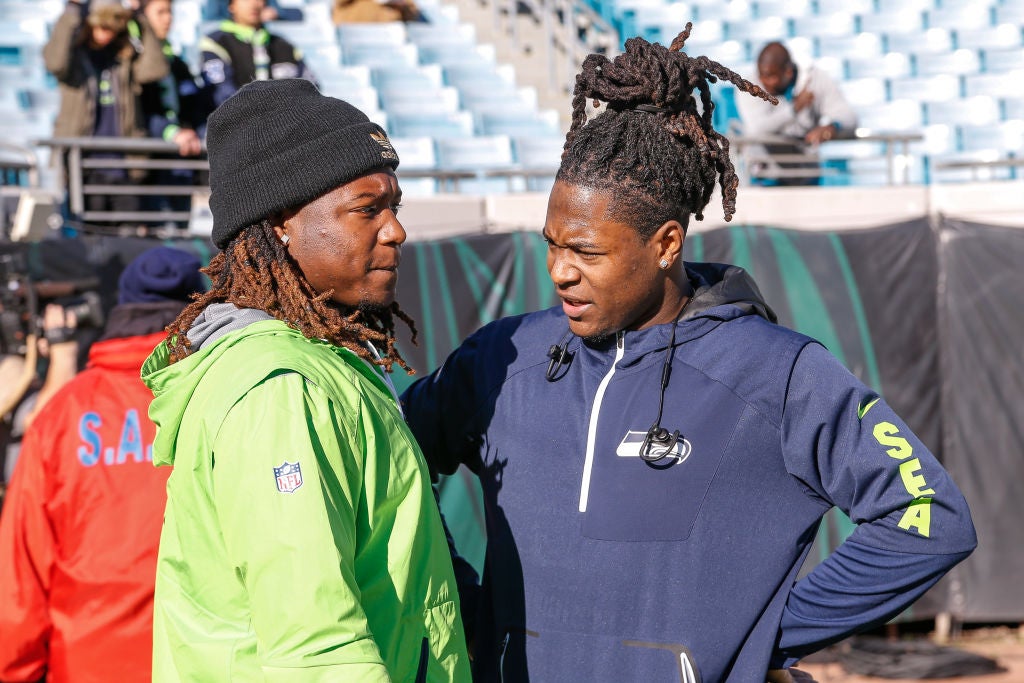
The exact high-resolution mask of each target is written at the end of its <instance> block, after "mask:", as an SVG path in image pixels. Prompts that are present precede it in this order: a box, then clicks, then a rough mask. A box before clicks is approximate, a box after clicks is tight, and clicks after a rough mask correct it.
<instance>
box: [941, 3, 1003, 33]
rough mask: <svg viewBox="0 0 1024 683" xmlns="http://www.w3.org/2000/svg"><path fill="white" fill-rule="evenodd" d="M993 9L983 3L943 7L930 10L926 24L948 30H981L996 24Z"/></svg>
mask: <svg viewBox="0 0 1024 683" xmlns="http://www.w3.org/2000/svg"><path fill="white" fill-rule="evenodd" d="M993 19H994V14H993V12H992V9H991V8H990V7H988V6H987V5H985V4H982V3H978V2H975V3H972V4H969V5H962V6H959V7H943V8H941V9H932V10H928V11H927V12H926V14H925V23H926V25H927V26H928V27H929V28H946V29H953V30H957V29H979V28H987V27H989V26H992V25H993V24H994V22H993Z"/></svg>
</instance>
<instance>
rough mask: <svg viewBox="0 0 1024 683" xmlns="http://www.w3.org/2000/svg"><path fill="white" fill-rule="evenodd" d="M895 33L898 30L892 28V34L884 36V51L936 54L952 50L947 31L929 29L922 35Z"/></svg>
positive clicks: (951, 37)
mask: <svg viewBox="0 0 1024 683" xmlns="http://www.w3.org/2000/svg"><path fill="white" fill-rule="evenodd" d="M897 31H899V29H897V28H894V29H893V32H890V33H886V34H885V49H886V50H887V51H888V52H903V53H911V52H913V53H915V54H937V53H943V52H949V51H951V50H952V49H953V34H952V33H950V32H949V30H948V29H944V28H930V29H928V30H926V31H924V32H923V33H922V32H920V31H912V32H908V33H903V32H897Z"/></svg>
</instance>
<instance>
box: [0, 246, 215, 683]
mask: <svg viewBox="0 0 1024 683" xmlns="http://www.w3.org/2000/svg"><path fill="white" fill-rule="evenodd" d="M199 266H200V263H199V259H197V258H196V257H195V256H193V255H192V254H189V253H187V252H184V251H181V250H178V249H171V248H168V247H157V248H155V249H151V250H149V251H146V252H144V253H143V254H142V255H140V256H139V257H138V258H136V259H135V260H134V261H132V262H131V263H130V264H129V265H128V267H127V268H125V270H124V272H123V273H122V275H121V278H120V280H119V282H118V285H119V292H118V306H116V307H115V308H114V309H113V311H112V312H111V314H110V318H109V321H108V323H107V326H106V328H105V330H104V335H103V337H102V338H101V339H100V340H99V341H98V342H96V343H95V344H93V346H92V347H91V348H90V350H89V364H88V367H87V368H86V369H85V370H84V371H83V372H81V373H80V374H79V375H78V376H77V377H75V378H74V379H72V380H71V381H70V382H68V383H67V384H66V385H65V386H64V387H63V388H62V389H60V391H58V392H57V394H56V395H55V396H54V397H53V398H52V399H51V400H50V401H49V402H48V403H47V404H46V406H44V407H43V409H42V411H41V412H40V413H39V415H38V417H37V419H36V421H35V422H33V423H32V425H31V426H29V428H28V431H27V433H26V435H25V439H24V442H23V445H22V451H21V457H20V458H19V461H18V465H17V467H16V468H15V471H14V477H13V479H12V481H11V487H10V489H9V491H8V496H7V502H6V505H5V507H4V510H3V514H2V516H0V681H4V682H5V683H28V682H30V681H39V680H42V679H43V678H44V677H45V678H46V680H47V681H49V682H50V683H63V682H66V681H118V682H119V683H131V682H132V681H139V682H140V683H141V682H143V681H149V680H150V674H151V664H150V663H151V659H152V640H153V637H152V619H153V610H152V601H153V585H154V575H155V572H156V555H157V544H158V540H159V537H160V527H161V524H162V519H163V511H164V500H165V497H166V496H165V493H164V491H165V485H166V481H167V475H168V471H167V470H166V469H159V470H158V469H155V468H154V467H153V463H152V446H151V444H152V443H153V437H154V433H155V427H154V426H153V424H152V422H150V421H149V418H148V416H147V411H148V408H149V403H150V401H151V400H152V395H151V394H150V392H149V390H148V389H146V387H145V386H144V385H143V384H142V381H141V380H140V379H139V369H140V367H141V365H142V362H143V360H145V358H146V356H147V355H148V354H149V352H150V351H152V349H153V347H154V346H155V345H156V344H158V343H159V342H160V341H161V340H163V339H164V337H165V336H166V334H165V333H164V331H163V330H164V327H166V326H167V325H168V324H169V323H170V322H172V321H173V320H174V319H175V318H176V317H177V315H178V314H179V313H180V312H181V310H182V309H183V308H184V306H185V305H186V303H187V302H188V297H189V295H190V294H191V293H192V292H195V291H199V290H203V289H205V281H204V280H203V277H202V275H201V274H200V272H199Z"/></svg>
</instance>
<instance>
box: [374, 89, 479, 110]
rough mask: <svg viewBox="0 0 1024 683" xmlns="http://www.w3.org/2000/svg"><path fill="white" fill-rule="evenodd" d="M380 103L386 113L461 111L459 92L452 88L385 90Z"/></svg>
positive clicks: (382, 91) (381, 92) (381, 94)
mask: <svg viewBox="0 0 1024 683" xmlns="http://www.w3.org/2000/svg"><path fill="white" fill-rule="evenodd" d="M380 101H381V104H382V105H383V107H384V110H385V111H390V112H394V113H401V114H404V113H414V112H415V111H416V110H417V108H418V109H419V110H420V111H422V112H423V113H428V114H446V113H448V114H453V113H455V112H457V111H458V110H459V92H458V91H457V90H456V89H455V88H450V87H442V88H438V87H430V88H407V87H401V86H399V87H396V88H384V89H382V90H381V91H380Z"/></svg>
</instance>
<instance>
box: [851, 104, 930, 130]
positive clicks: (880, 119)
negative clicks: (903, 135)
mask: <svg viewBox="0 0 1024 683" xmlns="http://www.w3.org/2000/svg"><path fill="white" fill-rule="evenodd" d="M922 114H923V113H922V111H921V103H920V102H916V101H914V100H908V99H896V100H892V101H890V102H885V103H884V104H878V105H875V106H874V107H868V108H866V109H862V110H860V111H859V112H858V117H859V119H860V121H859V124H858V125H859V127H861V128H864V129H867V130H870V131H873V132H885V131H910V130H916V129H918V128H920V127H921V124H922V123H923V115H922Z"/></svg>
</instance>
